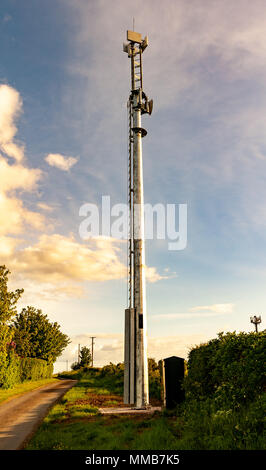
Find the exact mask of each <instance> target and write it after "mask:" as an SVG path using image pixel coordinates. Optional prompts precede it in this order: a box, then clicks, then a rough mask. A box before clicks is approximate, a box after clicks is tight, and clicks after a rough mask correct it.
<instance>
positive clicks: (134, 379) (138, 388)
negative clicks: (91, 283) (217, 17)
mask: <svg viewBox="0 0 266 470" xmlns="http://www.w3.org/2000/svg"><path fill="white" fill-rule="evenodd" d="M127 40H128V43H126V44H124V45H123V51H124V52H126V53H127V54H128V57H129V58H130V64H131V92H130V95H129V100H128V121H129V136H128V138H129V140H128V203H129V243H128V258H129V281H128V308H127V309H126V310H125V344H124V347H125V349H124V353H125V372H124V403H126V404H134V405H135V407H136V408H146V407H147V406H148V405H149V384H148V358H147V326H146V323H147V319H146V288H145V247H144V200H143V172H142V137H144V136H145V135H146V134H147V131H146V130H145V129H143V127H141V116H142V114H145V113H148V114H151V113H152V107H153V101H152V100H148V97H147V96H146V94H145V93H144V91H143V89H142V85H143V76H142V54H143V52H144V50H145V49H146V47H147V46H148V38H147V36H146V37H145V38H144V39H142V38H141V34H140V33H136V32H135V31H127Z"/></svg>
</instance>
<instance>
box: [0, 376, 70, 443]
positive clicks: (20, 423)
mask: <svg viewBox="0 0 266 470" xmlns="http://www.w3.org/2000/svg"><path fill="white" fill-rule="evenodd" d="M76 382H77V381H76V380H60V382H57V383H50V384H47V385H45V386H43V387H40V388H38V389H36V390H33V391H31V392H27V393H25V394H24V395H21V396H20V397H17V398H12V399H11V400H9V401H7V402H6V403H5V402H4V403H2V404H1V405H0V450H19V449H22V448H23V446H24V445H25V443H26V442H27V441H28V439H30V437H31V436H32V435H33V434H34V432H35V431H36V430H37V428H38V426H39V425H40V424H41V422H42V420H43V419H44V417H45V416H46V414H47V413H48V411H49V409H50V408H51V406H52V405H54V404H55V403H56V402H57V401H58V400H59V398H61V397H62V396H63V395H64V394H65V393H66V392H67V390H69V389H70V388H71V387H73V385H75V383H76Z"/></svg>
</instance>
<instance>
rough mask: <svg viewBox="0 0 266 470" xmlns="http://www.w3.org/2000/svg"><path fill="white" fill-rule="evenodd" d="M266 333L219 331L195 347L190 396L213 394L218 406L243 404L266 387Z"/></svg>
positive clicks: (187, 389) (189, 377)
mask: <svg viewBox="0 0 266 470" xmlns="http://www.w3.org/2000/svg"><path fill="white" fill-rule="evenodd" d="M265 336H266V332H265V331H262V332H260V333H255V332H254V333H239V334H236V333H235V332H234V333H226V334H224V333H219V334H218V339H214V340H211V341H209V342H208V343H206V344H203V345H200V346H198V347H196V348H194V349H192V350H191V351H190V353H189V359H188V375H187V376H186V377H185V379H184V388H185V392H186V397H187V398H191V399H194V398H195V399H205V398H208V397H210V398H213V399H214V401H215V402H216V404H217V407H227V408H239V407H240V406H241V405H242V404H245V403H249V402H250V401H252V400H254V398H255V397H256V396H258V395H259V394H261V393H262V392H263V390H264V389H265V360H266V352H265V339H266V338H265Z"/></svg>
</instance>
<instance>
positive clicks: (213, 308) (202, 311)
mask: <svg viewBox="0 0 266 470" xmlns="http://www.w3.org/2000/svg"><path fill="white" fill-rule="evenodd" d="M233 311H234V304H232V303H226V304H213V305H200V306H197V307H192V308H190V311H189V312H182V313H165V314H158V315H151V316H150V319H151V320H161V319H168V320H175V319H177V320H178V319H186V318H187V319H188V318H207V317H213V316H217V315H225V314H230V313H233ZM191 312H193V313H191Z"/></svg>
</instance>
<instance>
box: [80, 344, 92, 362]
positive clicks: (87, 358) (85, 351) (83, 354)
mask: <svg viewBox="0 0 266 470" xmlns="http://www.w3.org/2000/svg"><path fill="white" fill-rule="evenodd" d="M91 359H92V358H91V351H90V348H87V347H86V346H83V347H82V348H81V350H80V353H79V363H80V367H89V366H90V365H91Z"/></svg>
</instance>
